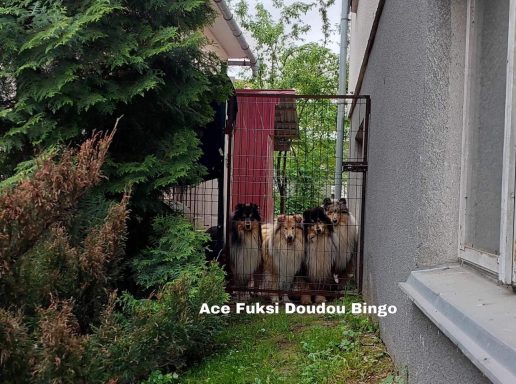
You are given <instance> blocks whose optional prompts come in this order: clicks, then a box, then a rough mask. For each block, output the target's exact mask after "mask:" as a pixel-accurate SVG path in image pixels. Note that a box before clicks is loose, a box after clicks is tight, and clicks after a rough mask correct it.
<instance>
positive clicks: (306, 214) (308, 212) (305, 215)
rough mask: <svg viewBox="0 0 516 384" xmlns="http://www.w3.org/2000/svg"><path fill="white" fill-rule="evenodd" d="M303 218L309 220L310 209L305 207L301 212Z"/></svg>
mask: <svg viewBox="0 0 516 384" xmlns="http://www.w3.org/2000/svg"><path fill="white" fill-rule="evenodd" d="M303 219H304V220H305V221H309V220H310V210H309V209H307V210H306V211H304V212H303Z"/></svg>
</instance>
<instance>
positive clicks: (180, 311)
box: [87, 265, 227, 383]
mask: <svg viewBox="0 0 516 384" xmlns="http://www.w3.org/2000/svg"><path fill="white" fill-rule="evenodd" d="M226 300H227V296H226V293H224V273H223V271H222V270H221V269H220V268H219V267H218V266H216V265H212V266H209V267H205V268H202V269H201V270H199V271H197V273H195V274H192V273H183V274H181V275H180V277H179V278H177V279H176V280H174V281H172V282H170V283H167V284H166V285H165V286H164V287H163V288H162V289H160V290H159V292H158V293H157V294H156V295H155V296H153V297H150V298H148V299H135V298H134V297H133V296H131V295H129V294H127V293H126V294H124V295H123V296H122V297H121V298H120V303H121V305H122V311H121V312H108V313H107V315H106V316H105V317H104V318H103V321H102V323H101V325H100V326H99V327H98V328H96V329H95V332H94V334H93V335H92V337H91V339H90V340H89V342H88V345H87V360H88V361H89V363H90V366H89V367H88V370H89V377H92V378H96V380H98V382H106V381H108V380H115V381H116V382H119V383H130V382H133V381H132V380H134V378H140V379H143V378H145V377H146V376H147V375H148V374H149V373H150V372H152V371H153V370H156V369H158V368H163V367H167V368H168V369H178V368H182V367H184V366H185V364H187V363H188V362H189V361H191V360H192V359H198V358H199V357H201V356H202V355H203V354H205V353H207V352H208V351H209V345H210V344H209V341H210V339H211V338H212V337H213V335H214V334H215V333H216V332H217V331H218V330H219V329H220V328H221V326H222V325H223V322H222V321H223V320H222V319H221V318H220V317H218V316H209V315H200V314H199V308H200V307H201V304H202V303H205V302H206V303H208V304H209V305H215V304H218V305H220V304H222V303H224V302H225V301H226Z"/></svg>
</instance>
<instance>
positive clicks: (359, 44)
mask: <svg viewBox="0 0 516 384" xmlns="http://www.w3.org/2000/svg"><path fill="white" fill-rule="evenodd" d="M378 2H379V0H360V1H359V3H358V9H357V12H356V13H351V24H350V43H349V58H350V62H349V80H348V81H349V83H348V90H349V92H354V91H355V87H356V84H357V80H358V74H359V73H360V67H361V65H362V60H363V59H364V53H365V49H366V47H367V41H368V40H369V34H370V32H371V27H372V25H373V21H374V15H375V13H376V9H377V8H378Z"/></svg>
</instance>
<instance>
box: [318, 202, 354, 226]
mask: <svg viewBox="0 0 516 384" xmlns="http://www.w3.org/2000/svg"><path fill="white" fill-rule="evenodd" d="M323 207H324V211H325V213H326V215H327V216H328V217H329V218H330V220H331V222H332V223H333V224H334V225H337V224H340V222H341V221H342V219H343V217H344V216H348V215H349V210H348V206H347V202H346V199H345V198H341V199H339V201H336V202H333V201H331V199H330V198H326V199H324V201H323Z"/></svg>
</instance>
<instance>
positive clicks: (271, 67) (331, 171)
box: [235, 0, 349, 213]
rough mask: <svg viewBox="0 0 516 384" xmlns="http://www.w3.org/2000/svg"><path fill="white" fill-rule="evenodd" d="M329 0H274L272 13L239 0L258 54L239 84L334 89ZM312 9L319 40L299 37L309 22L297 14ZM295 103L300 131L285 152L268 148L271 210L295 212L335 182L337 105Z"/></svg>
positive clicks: (316, 91) (317, 201)
mask: <svg viewBox="0 0 516 384" xmlns="http://www.w3.org/2000/svg"><path fill="white" fill-rule="evenodd" d="M333 3H334V1H332V0H330V1H295V2H286V1H283V0H275V1H274V6H275V7H276V10H277V11H278V13H279V14H280V16H279V17H278V18H274V17H273V15H272V14H271V12H270V11H269V10H267V9H266V8H265V7H264V6H263V5H262V4H260V3H257V4H256V6H255V8H254V9H251V8H250V7H249V4H248V3H247V1H246V0H242V1H239V2H238V3H237V4H236V7H235V8H236V14H237V15H238V17H239V21H240V23H241V24H242V25H243V26H244V28H246V29H247V30H248V31H249V32H250V33H251V34H252V36H253V38H254V39H255V40H256V43H257V48H256V50H257V52H258V55H259V57H260V58H261V59H262V60H261V61H260V67H259V70H258V76H257V77H256V78H253V79H248V80H242V81H241V82H240V84H239V85H240V86H245V87H251V88H257V89H260V88H270V89H295V90H296V93H297V94H301V95H335V94H337V87H338V72H339V59H338V55H337V54H335V53H334V52H333V51H332V50H331V49H330V48H329V46H328V42H329V37H330V35H331V34H332V33H336V31H335V30H334V29H333V27H332V25H331V24H330V23H329V20H328V16H327V10H328V6H330V5H332V4H333ZM315 9H317V10H318V11H319V14H320V17H321V20H322V32H323V40H322V41H320V42H309V43H307V42H304V39H305V38H306V36H307V34H308V33H309V31H310V29H311V26H310V25H309V24H307V23H305V22H304V21H303V16H304V15H305V14H306V12H308V11H309V10H315ZM296 108H297V113H298V118H299V127H300V132H299V133H300V135H299V137H298V138H296V139H292V140H291V148H290V150H289V151H286V152H285V151H277V152H275V153H274V156H275V159H274V165H275V184H274V191H275V199H274V202H275V211H276V213H280V212H281V211H282V210H284V211H285V212H286V213H301V212H303V211H304V210H305V209H307V208H311V207H314V206H318V205H321V203H322V200H323V199H324V198H325V197H329V196H330V187H331V186H332V185H334V184H335V150H336V148H335V140H336V125H337V105H336V104H335V103H333V102H331V101H330V100H315V99H303V100H298V101H297V106H296ZM348 129H349V127H348ZM345 153H346V149H345ZM345 179H346V176H345V175H344V180H345Z"/></svg>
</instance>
